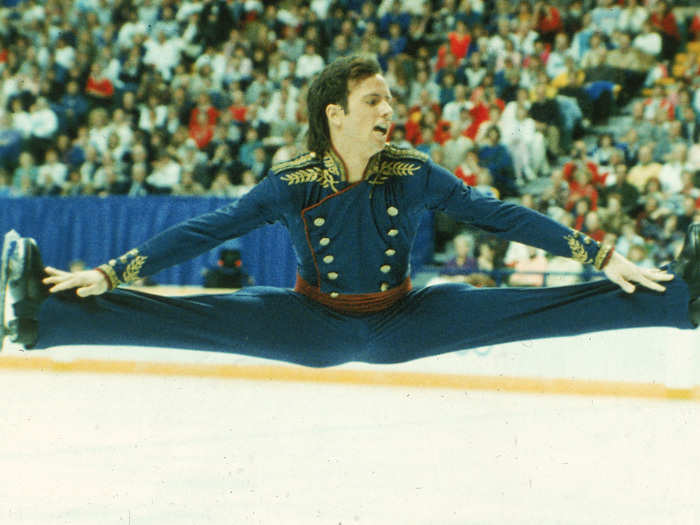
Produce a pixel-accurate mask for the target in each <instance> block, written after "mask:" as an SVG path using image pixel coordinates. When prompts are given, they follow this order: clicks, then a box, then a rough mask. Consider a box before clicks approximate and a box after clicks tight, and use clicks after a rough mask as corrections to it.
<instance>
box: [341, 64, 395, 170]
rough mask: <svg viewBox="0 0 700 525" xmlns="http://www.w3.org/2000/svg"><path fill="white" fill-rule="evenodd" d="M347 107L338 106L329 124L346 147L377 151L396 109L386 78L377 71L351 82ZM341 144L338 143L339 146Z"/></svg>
mask: <svg viewBox="0 0 700 525" xmlns="http://www.w3.org/2000/svg"><path fill="white" fill-rule="evenodd" d="M349 88H350V92H349V94H348V103H347V108H346V110H343V109H342V108H340V107H339V106H337V109H336V111H331V114H330V115H329V117H330V119H329V125H330V126H331V129H333V130H334V131H335V132H336V133H335V134H334V135H335V137H334V138H336V140H339V141H342V142H344V144H343V145H342V147H343V149H344V148H346V147H347V146H348V145H350V144H352V148H353V149H355V150H356V151H360V152H363V153H365V152H366V153H370V156H371V155H374V154H375V153H377V152H378V151H381V150H382V149H384V146H385V144H386V141H387V136H388V132H389V126H390V124H391V117H392V115H393V113H394V110H393V109H392V107H391V104H390V102H391V92H390V91H389V87H388V86H387V84H386V81H385V80H384V78H383V77H382V76H381V75H379V74H377V75H373V76H371V77H368V78H365V79H363V80H359V81H357V82H354V83H350V86H349ZM339 145H340V144H337V145H336V147H337V146H339Z"/></svg>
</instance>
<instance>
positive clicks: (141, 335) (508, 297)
mask: <svg viewBox="0 0 700 525" xmlns="http://www.w3.org/2000/svg"><path fill="white" fill-rule="evenodd" d="M380 73H381V72H380V68H379V66H378V64H377V63H376V62H375V61H373V60H369V59H365V58H360V57H350V58H342V59H339V60H337V61H335V62H333V63H332V64H330V65H329V66H327V67H326V68H325V69H324V70H323V71H322V72H321V73H320V74H319V75H318V77H317V78H316V79H315V80H314V81H313V83H312V85H311V86H310V89H309V94H308V108H309V120H310V129H309V135H308V149H309V152H308V153H306V154H304V155H301V156H300V157H297V158H295V159H293V160H291V161H289V162H285V163H283V164H280V165H277V166H275V167H273V168H272V170H271V171H270V173H269V174H268V175H267V177H266V178H265V179H264V180H263V181H261V182H260V183H259V184H258V185H257V186H256V187H255V188H254V189H253V190H252V191H250V192H249V193H248V194H247V195H245V196H244V197H243V198H241V199H239V200H238V201H236V202H235V203H232V204H230V205H228V206H225V207H223V208H220V209H218V210H216V211H214V212H212V213H208V214H205V215H202V216H200V217H196V218H193V219H191V220H188V221H186V222H184V223H182V224H179V225H177V226H174V227H172V228H170V229H168V230H166V231H164V232H163V233H161V234H159V235H157V236H155V237H154V238H152V239H150V240H148V241H146V242H145V243H144V244H142V245H141V246H139V247H137V248H135V249H133V250H131V251H129V252H127V253H126V254H124V255H122V256H121V257H118V258H116V259H112V260H111V261H109V262H108V263H106V264H103V265H101V266H99V267H98V268H96V269H94V270H87V271H82V272H76V273H70V272H63V271H60V270H57V269H54V268H48V267H47V268H46V269H45V273H44V272H43V271H42V270H41V264H40V263H38V262H37V261H38V260H39V257H38V250H37V249H36V247H35V245H34V244H33V243H32V242H31V241H29V240H26V239H25V240H23V241H21V242H20V243H18V245H19V248H18V249H17V250H16V253H17V254H16V255H15V257H14V259H12V258H11V260H10V263H11V264H10V266H11V267H13V268H14V269H12V268H11V270H12V271H13V272H14V274H13V276H12V277H11V279H10V284H11V286H10V287H11V288H13V287H14V292H13V294H12V295H13V298H14V299H13V300H14V302H15V313H16V314H17V316H18V320H17V327H18V329H17V332H18V333H17V334H16V336H15V337H16V338H17V339H18V340H20V341H21V342H24V343H25V344H26V345H27V346H33V347H35V348H47V347H51V346H55V345H69V344H98V345H110V344H133V345H139V346H159V347H175V348H190V349H198V350H209V351H218V352H232V353H239V354H245V355H251V356H256V357H262V358H269V359H277V360H283V361H289V362H293V363H298V364H302V365H306V366H316V367H322V366H332V365H337V364H340V363H344V362H348V361H365V362H370V363H395V362H402V361H407V360H411V359H416V358H420V357H425V356H430V355H436V354H440V353H444V352H450V351H454V350H461V349H467V348H472V347H476V346H482V345H490V344H496V343H502V342H507V341H514V340H522V339H532V338H540V337H556V336H565V335H573V334H580V333H584V332H590V331H598V330H610V329H620V328H630V327H640V326H674V327H678V328H692V327H693V326H694V321H693V319H692V318H693V317H697V313H693V312H691V310H694V308H695V305H696V304H697V303H698V302H697V301H695V299H696V297H697V296H698V294H699V293H700V276H698V274H699V273H700V256H699V252H700V248H699V246H700V243H699V242H698V241H697V239H698V238H699V237H700V227H697V228H696V227H691V229H690V231H689V236H688V238H687V239H686V246H685V249H684V252H683V254H682V255H681V256H680V257H679V259H678V260H677V261H674V263H673V264H672V265H671V268H670V270H671V271H670V272H667V271H663V270H656V269H654V270H650V269H642V268H639V267H637V266H635V265H633V264H632V263H631V262H629V261H628V260H627V259H625V258H624V257H622V256H621V255H619V254H617V253H614V251H613V249H612V248H611V247H608V246H601V245H599V244H598V243H597V242H595V241H593V240H591V239H589V238H588V237H586V236H585V235H583V234H581V233H579V232H576V231H573V230H571V229H569V228H567V227H565V226H563V225H560V224H558V223H556V222H554V221H552V220H551V219H549V218H547V217H546V216H544V215H541V214H538V213H536V212H533V211H531V210H529V209H527V208H524V207H520V206H517V205H513V204H510V203H505V202H502V201H499V200H497V199H493V198H490V197H486V196H484V195H481V194H480V193H478V192H477V191H475V190H473V189H472V188H469V187H467V186H465V185H464V184H462V182H461V181H460V180H459V179H457V178H456V177H455V176H454V175H452V174H451V173H449V172H448V171H447V170H445V169H444V168H442V167H440V166H438V165H436V164H434V163H433V162H432V161H431V160H430V159H429V158H428V157H427V156H426V155H424V154H422V153H419V152H417V151H414V150H407V149H399V148H396V147H393V146H390V145H387V143H386V141H387V134H388V131H389V127H390V123H391V118H392V108H391V104H390V101H391V94H390V92H389V88H388V87H387V84H386V82H385V80H384V78H383V77H382V76H381V74H380ZM426 209H427V210H440V211H442V212H445V213H448V214H451V215H453V216H454V217H455V218H457V219H458V220H461V221H465V222H467V223H470V224H472V225H475V226H478V227H480V228H483V229H484V230H487V231H489V232H491V233H493V234H495V235H498V236H500V237H502V238H504V239H508V240H512V241H517V242H521V243H526V244H530V245H533V246H536V247H538V248H542V249H545V250H547V251H549V252H551V253H553V254H556V255H561V256H567V257H573V258H575V259H576V260H578V261H580V262H583V263H590V264H593V265H595V267H596V268H598V269H602V270H604V272H605V274H606V276H607V277H608V279H607V280H602V281H597V282H592V283H587V284H583V285H576V286H566V287H557V288H543V289H475V288H471V287H469V286H468V285H463V284H456V283H451V284H445V285H439V286H433V287H428V288H423V289H412V287H411V282H410V279H409V277H408V276H409V252H410V247H411V244H412V242H413V238H414V236H415V232H416V229H417V227H418V224H419V222H420V218H421V215H422V214H423V213H424V212H425V210H426ZM276 221H280V222H282V224H284V225H285V226H286V227H287V228H288V229H289V231H290V234H291V237H292V241H293V243H294V246H295V249H296V254H297V257H298V259H299V267H298V277H297V283H296V286H295V288H294V290H289V289H279V288H267V287H253V288H247V289H245V290H243V291H240V292H237V293H233V294H228V295H205V296H190V297H184V298H167V297H158V296H153V295H148V294H145V293H140V292H138V291H132V290H124V289H119V288H117V287H118V285H119V284H121V283H129V282H131V281H134V280H136V279H139V278H142V277H144V276H147V275H150V274H153V273H155V272H157V271H159V270H161V269H163V268H165V267H167V266H171V265H175V264H178V263H180V262H182V261H184V260H187V259H189V258H191V257H194V256H196V255H198V254H200V253H202V252H204V251H206V250H210V249H212V248H213V247H215V246H217V245H219V244H220V243H222V242H224V241H226V240H228V239H231V238H233V237H237V236H239V235H242V234H244V233H246V232H248V231H250V230H252V229H254V228H257V227H259V226H261V225H264V224H271V223H274V222H276ZM23 254H24V255H23ZM13 260H14V261H15V262H14V265H13V264H12V262H13ZM11 273H12V272H11ZM675 275H678V276H679V277H678V278H674V277H675ZM42 278H43V283H44V284H45V285H47V286H48V287H50V293H49V294H46V293H41V294H39V293H37V291H36V290H37V289H38V288H39V286H38V283H40V280H41V279H42ZM46 295H49V297H48V299H46V300H44V297H45V296H46ZM36 321H38V330H36V326H37V323H36Z"/></svg>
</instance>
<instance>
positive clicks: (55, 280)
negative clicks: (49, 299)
mask: <svg viewBox="0 0 700 525" xmlns="http://www.w3.org/2000/svg"><path fill="white" fill-rule="evenodd" d="M44 270H45V271H46V273H47V274H48V277H45V278H44V280H43V283H44V284H47V285H52V286H51V288H49V292H51V293H56V292H62V291H64V290H70V289H72V288H77V290H76V293H77V294H78V295H79V296H80V297H87V296H89V295H100V294H103V293H105V292H106V291H107V290H109V284H108V283H107V279H106V278H105V276H104V275H103V274H102V273H100V272H98V271H97V270H84V271H80V272H64V271H63V270H57V269H56V268H51V267H50V266H47V267H46V268H44Z"/></svg>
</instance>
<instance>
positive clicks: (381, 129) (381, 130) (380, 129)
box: [374, 124, 389, 135]
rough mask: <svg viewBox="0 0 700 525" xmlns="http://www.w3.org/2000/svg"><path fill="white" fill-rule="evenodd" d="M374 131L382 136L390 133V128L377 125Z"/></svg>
mask: <svg viewBox="0 0 700 525" xmlns="http://www.w3.org/2000/svg"><path fill="white" fill-rule="evenodd" d="M374 131H376V132H378V133H381V134H382V135H386V134H387V132H388V131H389V127H388V126H383V125H381V124H377V125H376V126H374Z"/></svg>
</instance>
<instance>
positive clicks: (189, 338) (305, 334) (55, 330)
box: [36, 277, 693, 367]
mask: <svg viewBox="0 0 700 525" xmlns="http://www.w3.org/2000/svg"><path fill="white" fill-rule="evenodd" d="M688 300H689V295H688V287H687V286H686V284H685V283H684V282H683V281H682V280H681V279H680V278H678V277H677V278H676V279H674V280H673V281H671V282H669V283H667V290H666V292H665V293H657V292H652V291H649V290H646V289H641V288H638V290H637V292H635V293H634V294H631V295H628V294H626V293H624V292H622V291H621V290H620V289H619V288H618V286H617V285H615V284H613V283H611V282H610V281H596V282H592V283H586V284H581V285H574V286H562V287H552V288H533V289H524V288H505V289H503V288H497V289H493V288H492V289H486V288H472V287H470V286H467V285H463V284H444V285H438V286H431V287H428V288H422V289H417V290H413V291H411V292H409V293H408V295H407V296H406V297H405V298H403V299H401V300H400V301H399V302H398V303H396V304H394V305H393V306H391V307H390V308H388V309H386V310H384V311H381V312H379V313H373V314H365V315H357V316H355V315H344V314H340V313H338V312H335V311H333V310H330V309H328V308H326V307H325V306H323V305H320V304H318V303H316V302H314V301H312V300H310V299H308V298H306V297H305V296H303V295H300V294H298V293H296V292H294V291H292V290H288V289H280V288H268V287H254V288H248V289H244V290H242V291H240V292H237V293H233V294H227V295H197V296H189V297H161V296H155V295H150V294H146V293H142V292H137V291H132V290H120V289H117V290H114V291H112V292H108V293H106V294H103V295H101V296H96V297H91V298H87V299H78V298H76V297H75V296H74V295H73V294H71V295H70V296H67V295H63V296H52V297H50V298H49V299H48V300H47V301H46V302H45V303H44V305H43V306H42V310H41V314H40V319H39V322H40V324H39V326H40V332H39V341H38V343H37V345H36V348H47V347H51V346H57V345H74V344H88V345H138V346H158V347H173V348H189V349H194V350H209V351H215V352H230V353H236V354H243V355H249V356H255V357H262V358H268V359H276V360H281V361H288V362H292V363H298V364H301V365H306V366H314V367H324V366H333V365H338V364H341V363H345V362H348V361H364V362H368V363H398V362H403V361H409V360H411V359H417V358H420V357H426V356H431V355H437V354H442V353H445V352H452V351H455V350H464V349H468V348H473V347H478V346H485V345H492V344H497V343H505V342H509V341H518V340H524V339H535V338H545V337H557V336H567V335H575V334H581V333H585V332H592V331H599V330H615V329H621V328H633V327H643V326H671V327H677V328H692V327H693V325H692V324H691V323H690V321H689V320H688Z"/></svg>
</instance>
